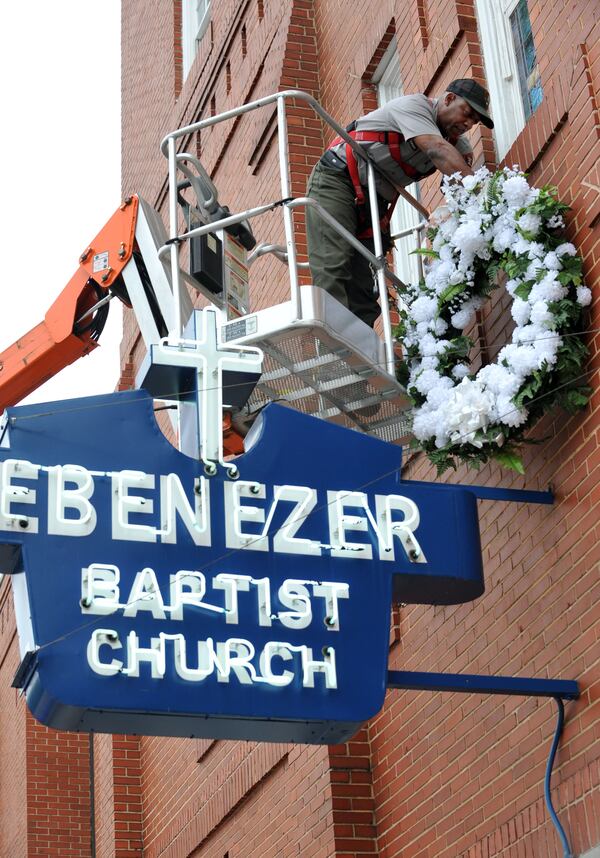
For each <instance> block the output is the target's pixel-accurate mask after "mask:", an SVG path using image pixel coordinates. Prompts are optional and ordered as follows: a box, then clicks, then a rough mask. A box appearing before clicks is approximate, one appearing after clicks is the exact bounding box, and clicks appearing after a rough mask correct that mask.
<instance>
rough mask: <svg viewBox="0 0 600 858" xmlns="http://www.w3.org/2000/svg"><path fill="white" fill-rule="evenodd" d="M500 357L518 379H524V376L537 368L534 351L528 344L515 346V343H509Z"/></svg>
mask: <svg viewBox="0 0 600 858" xmlns="http://www.w3.org/2000/svg"><path fill="white" fill-rule="evenodd" d="M500 355H501V356H502V358H504V359H505V360H506V361H507V363H508V364H509V367H510V369H511V370H512V372H513V373H514V374H515V375H516V376H517V377H519V378H520V379H524V378H525V376H526V375H529V373H531V372H533V370H534V369H537V367H538V358H537V356H536V353H535V349H534V348H533V347H532V346H531V345H530V344H525V345H516V344H515V343H509V345H507V346H504V348H503V349H502V351H501V352H500ZM500 355H499V357H500Z"/></svg>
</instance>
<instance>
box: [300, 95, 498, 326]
mask: <svg viewBox="0 0 600 858" xmlns="http://www.w3.org/2000/svg"><path fill="white" fill-rule="evenodd" d="M477 122H483V124H484V125H486V126H487V127H488V128H493V127H494V123H493V122H492V119H491V117H490V114H489V95H488V92H487V90H486V89H484V88H483V87H482V86H481V85H480V84H478V83H476V81H474V80H469V79H460V80H455V81H452V83H451V84H450V85H449V86H448V88H447V90H446V92H444V94H443V95H442V96H441V97H440V98H437V99H429V98H427V96H425V95H407V96H402V97H400V98H395V99H393V100H392V101H390V102H388V104H386V105H385V106H384V107H380V108H379V109H378V110H374V111H372V112H371V113H368V114H367V115H366V116H363V117H361V118H360V119H359V120H357V122H356V123H353V124H352V126H350V127H351V128H352V130H351V131H350V133H351V136H352V137H354V138H355V139H356V141H357V142H358V143H359V144H360V145H361V146H362V147H363V148H364V149H365V151H366V152H367V153H368V155H369V156H370V158H371V159H372V160H373V161H374V162H375V164H376V165H378V166H380V167H381V169H382V170H384V171H385V172H386V173H387V174H388V175H389V176H390V178H391V179H393V181H394V182H395V183H396V184H397V185H399V186H401V187H406V186H407V185H410V184H411V183H412V182H414V181H418V180H419V179H422V178H424V177H425V176H429V175H431V174H432V173H434V172H435V171H436V170H439V171H440V172H442V173H445V174H446V175H451V174H452V173H462V175H464V176H470V175H473V171H472V170H471V163H472V151H471V147H470V145H469V143H468V141H467V140H466V138H464V137H463V136H462V135H463V134H465V133H466V132H467V131H470V129H471V128H472V127H473V126H474V125H475V124H476V123H477ZM375 177H376V187H377V197H378V204H379V212H380V217H381V228H382V236H383V243H384V250H385V249H387V248H388V247H389V244H390V239H389V220H390V218H391V213H392V209H393V206H394V204H395V202H396V199H397V197H398V194H397V193H396V191H395V190H394V188H393V186H392V185H391V184H390V183H389V182H387V181H386V180H385V179H384V178H383V176H381V175H380V174H379V173H377V171H376V173H375ZM366 187H367V167H366V164H365V162H364V160H363V159H362V158H360V156H355V154H354V152H353V151H352V148H351V147H350V146H349V145H347V144H346V141H344V140H341V139H340V138H339V137H338V138H336V140H334V141H333V143H332V144H331V146H330V148H329V149H328V150H327V152H325V154H324V155H323V156H322V157H321V160H320V161H319V162H318V163H317V164H316V166H315V168H314V170H313V172H312V174H311V177H310V179H309V182H308V190H307V194H308V196H310V197H312V198H313V199H315V200H316V201H317V202H318V203H320V205H321V206H323V208H324V209H326V210H327V211H328V212H329V213H330V214H331V215H332V216H333V217H334V218H335V219H336V220H337V221H338V223H340V224H341V225H342V226H343V227H345V228H346V229H347V230H348V231H349V232H352V233H353V234H354V235H356V236H357V237H358V238H359V239H360V240H361V241H362V243H363V244H364V245H365V246H366V247H367V248H368V249H369V250H371V251H372V250H373V241H372V237H371V236H372V230H371V228H370V226H371V225H370V215H369V199H368V192H367V190H366ZM306 220H307V224H306V227H307V240H308V257H309V262H310V269H311V273H312V277H313V283H314V285H315V286H319V287H320V288H321V289H325V291H326V292H329V294H330V295H332V296H333V297H334V298H336V299H337V300H338V301H340V302H341V303H342V304H344V305H345V306H346V307H348V308H349V309H350V310H351V311H352V312H353V313H355V314H356V315H357V316H359V317H360V318H361V319H363V321H365V322H366V323H367V324H368V325H371V327H372V326H373V324H374V322H375V319H376V318H377V317H378V316H379V312H380V311H379V304H378V302H377V299H376V297H375V295H374V293H373V275H372V272H371V269H370V267H369V263H368V262H367V260H366V259H365V258H364V257H363V256H362V255H361V254H360V253H359V252H358V251H355V250H354V248H353V247H352V246H351V245H350V244H349V243H348V242H347V241H345V240H344V239H343V238H342V237H341V235H339V233H337V232H336V231H335V230H334V229H333V228H332V227H330V226H329V225H328V224H326V223H325V221H324V220H323V219H322V218H321V217H319V215H318V213H317V212H315V211H314V209H312V208H311V207H308V208H307V216H306Z"/></svg>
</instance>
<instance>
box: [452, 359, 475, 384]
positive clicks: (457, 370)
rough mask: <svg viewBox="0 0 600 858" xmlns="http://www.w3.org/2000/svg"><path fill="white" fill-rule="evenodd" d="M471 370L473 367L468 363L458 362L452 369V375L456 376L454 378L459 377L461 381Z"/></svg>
mask: <svg viewBox="0 0 600 858" xmlns="http://www.w3.org/2000/svg"><path fill="white" fill-rule="evenodd" d="M470 372H471V369H470V367H469V366H468V365H467V364H466V363H457V364H456V366H455V367H454V369H453V370H452V375H453V376H454V378H456V379H458V381H460V380H461V379H463V378H464V377H465V376H466V375H468V374H469V373H470Z"/></svg>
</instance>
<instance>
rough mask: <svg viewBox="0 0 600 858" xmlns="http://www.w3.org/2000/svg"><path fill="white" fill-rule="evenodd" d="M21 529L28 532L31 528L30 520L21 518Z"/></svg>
mask: <svg viewBox="0 0 600 858" xmlns="http://www.w3.org/2000/svg"><path fill="white" fill-rule="evenodd" d="M19 527H22V528H23V530H27V528H28V527H29V519H28V518H21V519H20V520H19Z"/></svg>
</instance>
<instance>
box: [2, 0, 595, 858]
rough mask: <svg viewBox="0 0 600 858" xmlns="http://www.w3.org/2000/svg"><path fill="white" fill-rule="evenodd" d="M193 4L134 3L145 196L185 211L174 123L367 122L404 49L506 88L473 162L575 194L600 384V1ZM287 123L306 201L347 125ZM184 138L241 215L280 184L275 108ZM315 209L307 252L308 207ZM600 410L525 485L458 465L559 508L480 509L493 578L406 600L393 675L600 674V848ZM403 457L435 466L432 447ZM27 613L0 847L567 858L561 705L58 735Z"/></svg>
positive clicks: (408, 80) (230, 857) (277, 286)
mask: <svg viewBox="0 0 600 858" xmlns="http://www.w3.org/2000/svg"><path fill="white" fill-rule="evenodd" d="M196 5H197V4H195V3H191V2H187V0H173V2H170V0H160V2H158V0H154V2H151V3H148V2H142V0H123V2H122V6H123V13H122V15H123V26H122V57H123V193H124V195H126V194H128V193H131V192H138V193H140V194H141V195H142V196H144V197H145V198H146V199H147V200H148V201H149V202H150V203H151V204H153V205H154V206H155V207H156V208H157V209H159V210H160V211H162V213H163V215H165V219H166V189H167V182H166V161H165V159H164V158H163V156H162V155H161V154H160V152H159V142H160V140H161V138H162V137H163V136H164V135H165V134H166V133H167V132H168V131H170V130H173V129H174V128H177V127H180V126H184V125H187V124H189V123H191V122H194V121H196V120H198V119H199V118H201V117H206V116H209V115H211V114H214V113H220V112H222V111H225V110H227V109H229V108H231V107H233V106H235V105H239V104H241V103H242V102H245V101H249V100H253V99H256V98H259V97H260V96H263V95H267V94H270V93H272V92H274V91H276V90H279V89H293V88H298V89H302V90H305V91H307V92H309V93H311V94H312V95H314V96H315V97H316V98H317V99H318V100H319V101H320V102H321V103H322V104H323V106H324V107H325V108H326V109H327V110H328V111H329V112H330V113H331V114H332V115H334V116H335V117H336V118H338V119H339V120H340V121H341V122H344V123H345V122H347V121H349V120H351V119H352V118H354V117H356V116H357V115H360V114H361V113H363V112H364V111H365V110H367V109H371V108H373V107H374V106H376V104H377V97H378V90H379V91H380V90H381V87H382V83H381V81H382V79H383V78H384V76H385V73H386V68H388V67H389V63H396V64H397V66H398V68H399V77H400V80H401V86H402V89H403V91H404V92H406V93H410V92H425V93H427V94H430V95H437V94H439V93H441V92H442V91H443V89H444V85H445V84H446V83H447V82H449V81H450V80H452V79H453V78H457V77H463V76H473V77H475V78H477V79H479V80H481V81H486V80H487V82H488V85H489V88H490V90H491V92H492V98H493V111H494V116H495V119H496V124H497V126H498V127H497V131H496V137H495V138H494V135H493V133H492V132H490V131H488V130H487V129H486V128H483V127H482V126H477V127H476V128H475V129H474V130H473V132H472V133H471V139H472V142H473V146H474V151H475V162H476V164H482V163H486V164H488V165H489V166H493V165H494V164H495V163H496V160H497V152H499V153H500V155H501V158H502V160H501V163H506V164H508V165H512V164H515V163H517V164H519V165H520V166H521V167H522V168H523V169H526V170H527V171H528V172H529V173H530V176H531V180H532V181H533V182H534V183H535V184H536V185H538V186H540V185H542V184H544V183H552V184H556V185H557V186H558V189H559V195H560V197H561V199H562V200H564V201H565V202H567V203H569V204H570V206H571V207H572V211H571V213H570V214H569V217H568V237H569V240H571V241H573V242H574V243H575V244H576V245H577V248H578V250H579V252H580V253H581V255H582V256H583V259H584V266H585V269H584V270H585V275H586V280H587V283H588V285H589V286H590V287H591V288H592V289H593V290H594V295H595V297H594V301H593V303H592V306H591V309H590V310H589V311H587V314H586V327H587V328H588V334H587V343H588V345H589V347H590V351H591V361H590V365H589V368H590V374H589V376H588V379H589V382H588V383H590V384H591V385H592V386H593V387H594V388H596V387H597V377H598V376H597V372H598V362H599V360H600V334H599V333H598V331H599V330H600V327H599V326H598V319H599V318H600V317H599V313H598V301H597V297H596V292H597V290H598V288H599V285H600V233H599V224H600V166H599V164H600V106H599V105H600V102H599V99H600V8H599V7H598V5H597V3H593V2H590V0H570V2H559V0H546V2H543V3H542V2H541V0H528V2H525V0H520V2H519V3H515V2H510V0H464V2H459V0H384V2H381V3H377V4H375V3H372V2H368V0H354V2H350V0H346V2H341V0H278V2H273V0H222V2H218V3H217V2H216V0H213V2H212V3H210V2H204V3H200V4H198V9H196ZM192 7H193V8H192ZM523 7H525V8H524V9H523ZM192 13H193V15H196V16H197V18H196V24H197V26H200V25H201V30H198V29H196V31H194V30H193V28H192V39H191V41H189V38H188V31H189V27H190V23H189V21H190V17H189V16H190V15H191V14H192ZM515 15H516V16H517V17H515ZM519 15H520V16H521V18H520V19H518V16H519ZM198 16H199V17H198ZM499 21H500V24H502V23H503V24H504V25H505V30H506V32H504V31H503V34H502V33H500V31H499V29H498V27H499V23H498V22H499ZM527 21H529V23H530V25H531V32H529V31H527V29H526V25H527ZM524 22H525V23H524ZM518 24H519V25H520V27H521V29H520V31H518V32H517V29H516V27H517V25H518ZM198 32H200V33H201V38H199V39H198V40H197V41H196V39H195V38H194V36H195V35H197V33H198ZM486 34H487V35H486ZM490 34H492V35H491V37H490ZM501 38H502V39H506V40H507V44H508V46H509V52H510V51H512V50H514V56H512V55H511V56H512V59H511V62H512V63H513V65H512V66H510V65H509V66H507V62H508V61H507V59H506V56H504V57H503V56H502V55H500V56H499V57H498V56H495V53H494V52H495V47H494V45H496V47H497V46H498V44H499V43H500V40H501ZM186 39H188V42H187V43H186ZM519 39H520V40H521V41H519ZM532 46H533V47H532ZM520 49H523V50H522V53H521V54H520V55H519V50H520ZM502 50H504V49H502ZM500 53H502V51H500ZM386 63H387V64H388V66H386ZM519 63H520V64H519ZM523 63H525V66H526V67H525V70H524V71H523V69H524V66H523ZM527 63H529V65H527ZM511 87H512V89H511ZM511 99H513V100H514V101H512V100H511ZM515 104H516V105H517V106H518V110H517V109H516V107H515ZM523 105H525V107H524V106H523ZM515 111H516V113H517V114H518V112H519V111H521V112H522V113H523V116H522V117H521V119H519V116H517V118H516V120H515V121H514V122H513V124H512V125H511V124H510V123H509V122H507V121H506V120H505V119H503V118H502V114H503V113H506V114H507V116H509V117H510V119H511V120H514V118H515V115H516V113H515ZM288 117H289V129H290V138H289V141H290V147H289V148H290V163H291V170H292V191H293V193H294V194H295V195H303V194H304V189H305V185H306V180H307V177H308V175H309V172H310V170H311V167H312V165H313V163H314V162H315V160H316V159H317V157H318V155H319V153H320V152H321V151H322V149H323V147H324V145H325V144H326V143H327V142H328V140H329V139H330V137H331V134H329V133H328V132H326V131H325V130H324V128H323V126H322V124H321V122H320V121H319V120H318V119H317V117H315V115H314V114H313V113H312V111H311V110H310V109H309V108H307V107H306V106H305V105H304V104H303V103H302V102H297V103H295V104H291V105H290V107H289V110H288ZM188 147H193V149H194V151H195V152H197V153H199V154H200V156H201V159H202V162H203V163H204V165H205V166H206V168H207V169H208V170H209V172H210V173H211V175H212V176H213V178H214V180H215V182H216V184H217V186H218V188H219V191H220V196H221V199H222V200H223V201H224V202H226V203H227V204H228V205H229V206H230V207H231V208H232V210H236V209H241V208H247V207H249V206H250V205H256V204H258V203H261V202H266V201H269V200H274V199H277V198H278V197H279V196H280V195H281V194H280V187H279V177H278V157H277V134H276V124H275V119H274V113H273V109H272V108H270V109H268V110H265V111H257V112H254V113H252V114H248V115H246V116H244V117H243V118H242V119H240V120H237V121H235V122H231V123H230V124H229V125H219V126H217V127H216V128H212V129H209V130H206V131H203V132H202V136H201V139H198V135H196V136H195V137H194V138H193V139H190V140H189V141H188ZM438 184H439V183H438V181H437V180H436V179H435V178H433V179H431V180H428V181H427V182H425V183H424V185H423V187H422V189H421V199H422V201H423V202H424V204H425V205H426V206H427V207H429V208H433V207H435V205H436V204H437V202H438V195H439V190H438ZM296 224H297V227H298V231H299V233H300V235H299V250H300V252H301V254H304V253H305V245H304V244H303V241H302V238H301V233H302V217H301V215H298V216H297V219H296ZM257 233H258V236H259V238H261V239H266V238H267V237H268V238H269V240H276V241H281V238H282V228H281V219H280V217H279V216H278V215H276V214H272V215H268V216H267V217H266V218H264V220H263V221H261V224H260V227H258V228H257ZM252 278H253V279H252V295H253V304H254V306H256V307H261V306H266V305H269V304H273V303H276V302H278V301H280V300H283V299H284V298H285V296H286V294H287V290H288V284H287V280H286V270H285V268H284V267H283V266H282V265H281V264H280V263H279V262H277V261H276V260H274V259H273V258H272V257H266V258H265V259H264V260H261V261H260V262H259V263H257V265H256V266H255V268H253V271H252ZM508 324H509V316H508V314H507V312H506V305H505V303H503V302H502V300H500V299H498V300H496V301H492V302H491V305H490V307H488V308H486V309H485V310H484V311H483V313H482V316H481V319H480V326H479V328H480V334H481V336H482V338H483V343H484V344H485V345H486V346H487V347H492V348H493V344H494V343H497V342H503V341H505V340H506V338H507V326H508ZM142 356H143V345H142V343H141V340H140V337H139V333H138V331H137V329H136V326H135V322H134V320H133V319H132V318H127V317H126V320H125V333H124V338H123V343H122V364H123V368H124V369H123V376H122V387H128V386H130V384H131V379H132V377H133V374H134V370H135V368H136V367H137V365H138V363H139V361H140V359H141V357H142ZM599 413H600V397H599V395H598V393H597V392H596V393H594V395H593V396H592V399H591V402H590V405H589V407H588V408H587V410H585V411H584V412H583V413H582V414H581V415H580V416H578V417H572V418H567V417H566V416H565V415H564V414H562V413H552V414H550V415H549V416H548V417H547V418H546V419H545V420H544V422H543V425H542V426H541V427H538V429H536V430H535V434H536V436H538V437H539V438H543V439H544V440H543V443H541V444H540V445H539V446H535V447H531V448H528V451H527V453H526V471H527V476H526V478H525V479H523V478H521V477H516V476H510V475H509V474H507V473H506V472H501V471H499V470H498V469H497V468H495V467H492V466H486V467H485V468H483V469H482V471H481V472H480V473H479V474H477V475H476V477H474V475H473V474H472V473H471V472H459V473H458V474H457V475H456V476H452V477H451V479H453V480H458V481H462V482H475V481H477V482H478V483H481V484H488V485H492V486H495V485H503V486H511V487H522V486H526V487H527V488H539V489H544V488H546V487H547V486H548V485H549V484H551V485H552V486H553V488H554V491H555V494H556V503H555V504H554V506H552V507H526V506H523V505H518V504H505V503H500V502H494V503H486V502H483V501H481V502H480V507H481V508H480V516H481V538H482V549H483V554H484V561H485V577H486V592H485V595H484V596H483V597H482V598H480V599H478V600H477V601H476V602H474V603H471V604H467V605H463V606H458V607H423V606H412V607H405V606H398V607H397V608H395V610H394V612H393V616H392V622H391V631H390V667H391V668H393V669H405V670H424V669H425V670H434V671H447V672H448V671H449V672H468V673H480V674H509V675H525V676H540V677H544V676H551V677H564V678H573V679H577V680H578V681H579V682H580V685H581V690H582V694H581V698H580V699H579V700H578V701H577V702H576V703H570V704H568V706H567V724H566V728H565V733H564V736H563V740H562V743H561V746H560V750H559V754H558V758H557V762H556V766H555V773H554V776H553V800H554V803H555V806H556V807H557V809H558V812H559V815H560V818H561V820H562V822H563V824H564V827H565V829H566V831H567V833H568V836H569V839H570V842H571V847H572V850H573V853H574V854H575V855H584V854H585V855H589V856H592V855H594V856H595V855H598V854H600V851H597V850H599V849H600V647H599V638H600V607H599V606H598V605H599V601H600V599H599V597H600V575H599V569H600V546H599V540H598V536H599V532H598V531H599V526H598V510H599V509H600V490H599V486H598V474H600V435H599V433H600V429H599V426H600V423H599V420H598V414H599ZM406 471H407V475H409V476H411V477H416V478H419V479H432V478H433V473H432V471H431V469H430V468H429V467H428V465H427V463H426V461H425V460H424V459H423V458H422V457H420V456H415V457H413V458H412V459H411V461H410V462H409V464H408V465H407V466H406ZM11 605H12V600H11V598H10V584H9V581H8V580H7V579H5V580H4V582H3V584H2V589H1V590H0V701H1V707H0V813H1V825H0V856H1V858H9V856H10V858H21V856H23V858H25V856H27V858H33V856H36V858H37V856H39V858H42V856H43V857H44V858H46V856H81V858H92V856H98V858H134V856H144V858H188V856H189V858H258V856H261V858H292V856H302V858H334V856H335V858H354V856H356V858H358V856H367V855H381V856H384V858H400V856H402V858H489V856H505V858H529V856H531V858H552V856H559V855H560V854H561V849H560V848H559V843H558V839H557V837H556V834H555V831H554V829H553V827H552V825H551V822H550V820H549V818H548V815H547V812H546V809H545V807H544V800H543V779H544V769H545V763H546V758H547V755H548V751H549V746H550V742H551V737H552V734H553V731H554V726H555V712H554V708H553V704H552V702H551V701H547V700H542V699H535V698H519V697H510V698H507V697H486V696H467V695H464V696H461V695H457V694H444V695H442V694H431V693H425V692H409V691H404V692H400V691H390V692H389V693H388V696H387V700H386V705H385V707H384V709H383V710H382V712H381V713H380V714H379V715H378V716H377V717H376V718H374V719H373V720H372V721H371V722H370V723H369V724H367V725H365V727H364V728H363V729H362V730H361V732H360V733H359V734H358V735H357V736H356V737H355V738H354V739H353V740H352V741H350V742H348V743H347V744H345V745H342V746H335V747H309V746H288V745H281V744H256V743H251V742H250V743H241V742H225V741H209V740H196V739H156V738H139V737H128V736H107V735H95V736H94V737H93V738H90V737H88V736H87V735H78V734H60V733H56V732H54V731H51V730H48V729H46V728H44V727H41V726H39V725H37V724H36V723H35V722H34V721H33V719H32V718H31V716H30V715H29V713H28V712H27V711H26V709H25V706H24V703H23V701H22V699H20V698H19V697H18V695H17V693H16V692H15V690H14V689H12V688H10V682H11V679H12V676H13V674H14V672H15V670H16V668H17V666H18V661H19V656H18V646H17V641H16V633H15V629H14V617H13V613H12V606H11Z"/></svg>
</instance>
